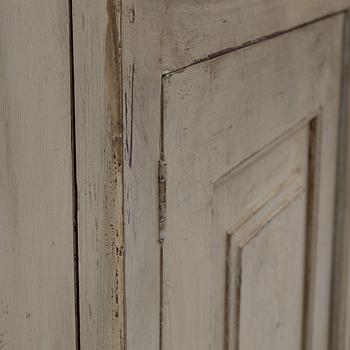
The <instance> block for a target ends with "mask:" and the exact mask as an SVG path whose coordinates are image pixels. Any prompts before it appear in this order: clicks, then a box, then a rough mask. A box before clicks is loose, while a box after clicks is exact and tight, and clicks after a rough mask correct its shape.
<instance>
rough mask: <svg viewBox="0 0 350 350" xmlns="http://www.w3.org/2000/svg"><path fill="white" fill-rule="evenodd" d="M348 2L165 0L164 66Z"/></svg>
mask: <svg viewBox="0 0 350 350" xmlns="http://www.w3.org/2000/svg"><path fill="white" fill-rule="evenodd" d="M349 6H350V1H349V0H332V1H329V0H308V1H304V0H238V1H231V0H215V1H213V0H165V5H164V7H165V12H164V30H163V40H162V47H163V50H162V51H163V52H162V62H163V71H172V70H174V69H178V68H181V67H183V66H186V65H189V64H191V63H193V62H195V61H197V60H201V59H205V58H207V57H208V56H210V55H212V54H216V53H219V52H220V51H222V50H227V49H230V48H234V47H237V46H240V45H242V44H244V43H246V42H249V41H252V40H255V39H257V38H261V37H264V36H266V35H270V34H272V33H275V32H279V31H285V30H289V29H291V28H293V27H295V26H298V25H301V24H303V23H304V22H308V21H311V20H314V19H316V18H319V17H322V16H325V15H328V14H329V13H332V12H336V11H341V10H344V9H346V8H347V7H349Z"/></svg>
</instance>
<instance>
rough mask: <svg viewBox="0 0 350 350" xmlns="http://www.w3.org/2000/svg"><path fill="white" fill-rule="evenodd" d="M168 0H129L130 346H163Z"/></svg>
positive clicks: (126, 168)
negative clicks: (161, 195)
mask: <svg viewBox="0 0 350 350" xmlns="http://www.w3.org/2000/svg"><path fill="white" fill-rule="evenodd" d="M162 4H163V1H162V0H149V1H144V0H123V4H122V6H123V11H122V23H123V25H122V27H123V54H122V57H123V101H124V128H125V129H124V164H125V166H124V199H125V201H124V216H125V219H124V220H125V247H126V257H125V259H126V260H125V271H126V273H125V274H126V276H127V278H126V281H125V284H126V305H127V318H126V334H127V344H126V345H127V348H128V349H130V350H131V349H133V350H144V349H152V350H155V349H159V338H160V256H161V255H160V245H159V243H158V231H159V225H158V183H157V179H158V160H159V152H160V132H161V127H160V119H161V118H160V116H161V109H160V101H161V64H160V55H161V46H160V45H161V22H162Z"/></svg>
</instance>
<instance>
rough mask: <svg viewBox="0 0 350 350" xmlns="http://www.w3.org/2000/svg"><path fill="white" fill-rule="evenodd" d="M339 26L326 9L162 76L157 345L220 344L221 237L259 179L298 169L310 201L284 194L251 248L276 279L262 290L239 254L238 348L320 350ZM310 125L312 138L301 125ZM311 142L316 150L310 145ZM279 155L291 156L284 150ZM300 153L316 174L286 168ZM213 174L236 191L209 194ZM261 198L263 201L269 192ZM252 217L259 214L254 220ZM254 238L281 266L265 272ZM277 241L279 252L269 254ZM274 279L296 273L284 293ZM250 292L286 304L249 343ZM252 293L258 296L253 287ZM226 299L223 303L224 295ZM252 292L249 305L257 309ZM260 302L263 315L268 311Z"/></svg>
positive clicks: (260, 187) (252, 198)
mask: <svg viewBox="0 0 350 350" xmlns="http://www.w3.org/2000/svg"><path fill="white" fill-rule="evenodd" d="M342 32H343V16H342V15H338V16H333V17H332V18H330V19H325V20H322V21H319V22H317V23H314V24H311V25H308V26H305V27H303V28H300V29H298V30H296V31H293V32H290V33H287V34H284V35H282V36H278V37H275V38H273V39H269V40H265V41H263V42H261V43H259V44H256V45H252V46H250V47H246V48H243V49H241V50H237V51H235V52H232V53H228V54H225V55H222V56H220V57H218V58H215V59H211V60H208V61H205V62H201V63H199V64H196V65H193V66H191V67H188V68H186V69H183V70H181V71H178V72H175V73H174V74H169V75H166V76H165V77H164V78H163V79H164V83H163V84H164V92H163V106H164V111H163V113H164V155H165V159H166V162H167V226H166V236H165V242H164V257H163V259H164V275H163V276H164V283H163V291H164V304H163V312H164V315H165V317H164V338H163V346H164V349H167V350H171V349H178V348H181V349H210V348H212V349H221V348H223V346H224V341H225V336H224V335H225V332H228V331H230V332H231V329H232V327H233V326H227V325H225V312H226V311H227V310H226V311H225V308H226V304H225V298H224V295H225V251H226V250H227V249H226V248H225V242H227V240H226V238H225V235H226V232H227V230H231V227H232V226H234V225H235V221H236V220H239V219H242V218H244V216H245V212H244V211H245V210H248V211H249V210H250V208H252V207H254V206H255V205H257V203H259V201H261V200H262V199H263V198H265V197H266V196H269V192H268V190H269V188H270V187H269V186H272V187H271V188H272V189H273V188H276V187H277V188H278V186H279V184H280V183H283V181H285V180H286V179H288V178H289V176H291V174H292V173H293V172H297V173H298V172H300V173H301V178H302V179H304V180H303V182H302V186H304V190H305V191H307V192H308V196H309V197H310V198H306V197H305V195H304V196H302V197H300V198H299V199H298V200H297V201H295V202H294V201H292V202H293V204H291V206H287V207H286V208H285V210H286V211H283V214H281V216H279V217H278V218H277V219H276V220H272V221H271V225H272V226H268V229H267V231H268V232H265V233H264V234H263V236H261V237H265V236H266V235H268V234H271V235H272V237H271V240H270V239H268V238H266V239H263V243H259V247H260V248H257V250H255V253H257V254H260V255H261V256H262V261H261V264H262V265H263V266H264V264H266V270H264V271H263V272H262V275H264V274H265V276H270V275H269V274H270V273H272V274H274V277H273V278H276V279H277V280H276V283H275V284H273V285H271V284H267V285H266V286H265V285H261V283H260V284H259V280H254V279H253V277H252V276H254V275H255V273H258V272H257V271H256V269H257V266H259V264H257V263H256V262H254V259H253V258H252V257H253V256H255V253H248V251H249V250H247V251H245V250H243V252H242V254H243V255H242V261H243V265H242V273H243V275H242V278H244V276H245V275H246V277H247V279H246V282H244V283H246V284H243V287H242V293H243V294H242V295H241V297H240V298H241V307H242V308H241V309H240V314H239V320H240V323H241V325H242V328H241V331H240V337H241V339H240V342H239V344H240V348H241V349H242V350H246V349H258V348H264V349H265V348H266V349H267V348H269V347H270V346H274V347H273V348H276V349H279V348H281V344H283V345H284V347H285V348H286V349H288V346H291V344H294V345H296V344H301V341H302V338H303V341H305V348H306V349H309V350H311V349H312V350H316V349H317V350H321V349H322V350H325V349H326V348H327V342H328V329H329V323H328V320H329V300H330V283H331V279H330V273H331V261H332V234H333V204H334V203H333V198H334V185H335V173H336V171H335V169H336V152H337V148H336V145H337V142H336V140H337V127H338V114H339V113H338V112H339V111H338V105H339V98H340V89H339V88H340V84H339V81H340V74H341V69H340V67H341V48H342V47H341V45H342ZM314 120H315V121H314ZM315 122H316V125H317V128H316V129H317V130H318V131H317V136H313V132H311V130H313V129H314V128H315V125H314V123H315ZM307 125H309V127H310V135H309V136H308V138H307V139H308V142H307V143H306V141H305V137H306V136H305V134H304V139H303V138H302V139H301V141H300V140H298V139H297V138H296V137H297V136H296V135H297V134H295V130H299V129H300V127H303V128H305V127H306V126H307ZM304 130H305V129H304ZM306 130H307V129H306ZM315 137H316V139H317V144H318V146H317V148H316V149H314V147H313V146H312V145H313V143H314V141H313V140H314V138H315ZM290 139H291V140H292V141H293V140H294V144H292V145H291V146H288V147H286V150H285V151H282V150H283V149H282V150H281V151H278V152H277V150H276V148H277V146H278V144H280V142H282V141H283V142H287V140H290ZM278 140H281V141H278ZM303 140H304V141H303ZM308 145H310V146H308ZM299 147H303V148H301V149H300V148H299ZM274 150H276V152H277V153H276V154H275V155H274V156H271V157H272V158H271V162H269V161H265V163H264V164H263V166H262V168H259V167H258V162H259V159H260V158H259V157H260V155H261V154H265V153H266V152H273V151H274ZM293 150H294V151H295V154H294V155H293ZM287 151H288V152H290V153H285V154H284V153H283V152H287ZM309 152H310V154H312V155H313V156H312V157H315V161H312V162H311V163H312V164H314V163H315V169H312V168H305V165H304V166H302V165H297V164H299V162H300V164H303V162H304V163H305V159H307V158H308V157H309ZM267 154H268V153H267ZM288 154H289V155H288ZM280 157H281V158H280ZM303 157H304V158H303ZM279 159H280V161H278V160H279ZM298 159H299V160H298ZM302 159H304V161H302ZM247 164H249V165H250V164H252V168H251V170H250V173H249V174H250V175H249V176H248V175H245V176H244V177H243V178H242V179H241V180H239V179H238V178H237V176H238V175H235V174H238V173H239V171H243V170H238V169H241V168H243V167H245V166H248V165H247ZM290 167H291V168H290ZM224 179H229V180H230V181H232V183H233V184H235V188H236V190H233V189H232V190H230V189H229V188H227V189H225V190H222V193H223V194H222V195H221V196H219V197H217V196H218V195H219V192H218V191H220V187H218V184H219V183H221V181H224ZM306 179H307V180H306ZM227 181H228V180H227ZM239 181H241V182H239ZM313 183H315V184H316V185H315V186H316V187H315V189H312V188H311V187H313V185H312V184H313ZM244 189H246V190H244ZM265 191H267V192H265ZM315 192H316V193H315ZM330 199H331V200H330ZM221 202H222V203H223V204H222V205H220V203H221ZM309 202H310V204H309ZM268 203H272V204H269V205H273V203H275V199H271V200H270V201H269V202H268ZM294 205H297V206H296V207H294ZM259 215H260V211H259V212H257V213H256V214H254V217H257V218H258V217H259ZM306 217H311V218H312V222H311V223H309V221H308V220H309V219H308V220H306ZM293 218H294V220H296V221H298V223H299V224H300V220H301V221H304V222H303V224H300V225H301V226H300V227H299V226H298V227H299V228H302V227H304V231H303V232H302V233H303V235H302V236H299V235H296V234H295V233H294V231H293V220H292V219H293ZM268 222H269V221H268ZM299 224H298V225H299ZM274 225H277V226H278V227H280V230H283V232H284V231H285V232H289V233H290V234H291V235H292V236H293V237H294V238H293V242H294V243H293V244H296V245H297V247H296V248H297V249H298V256H299V258H301V259H302V258H303V251H304V249H305V251H306V254H305V255H306V259H305V266H304V265H303V263H302V262H300V261H299V260H298V261H297V262H295V261H294V260H293V254H292V252H290V251H288V250H286V248H285V247H284V245H283V240H282V241H281V239H280V238H279V237H277V236H276V227H277V226H276V227H275V226H274ZM277 231H278V230H277ZM314 231H316V234H315V233H314ZM248 233H249V230H248ZM289 238H290V237H288V239H289ZM259 239H262V238H259ZM303 239H304V241H303ZM310 240H311V242H309V241H310ZM256 242H258V241H256ZM304 242H305V244H306V246H305V247H304V246H303V244H304ZM264 244H265V245H267V246H266V252H268V251H270V252H271V253H272V252H273V253H274V254H275V258H276V259H277V260H278V259H281V257H285V259H286V260H285V261H283V263H282V264H281V265H280V266H281V269H283V271H279V272H278V271H277V270H276V272H274V271H273V270H271V271H270V268H269V266H271V261H270V260H269V259H268V257H267V256H266V254H265V253H266V252H264V249H265V248H264V249H263V248H261V247H263V246H264ZM269 244H271V246H269ZM278 245H279V247H278ZM278 248H280V249H282V251H284V252H285V254H282V255H281V254H280V253H279V252H278V251H276V249H278ZM245 252H246V253H245ZM298 264H299V265H298ZM262 268H263V267H262ZM309 270H310V271H309ZM245 271H246V272H245ZM285 274H287V275H288V274H290V276H291V278H297V279H298V281H297V282H296V283H297V284H296V285H295V289H293V288H292V289H291V290H290V293H291V295H288V296H283V295H284V290H283V288H284V285H283V283H282V284H281V283H280V280H279V279H280V278H281V276H284V275H285ZM305 274H306V276H307V277H306V278H305V281H307V282H306V286H305V291H303V290H301V289H302V288H304V287H303V284H304V275H305ZM232 279H233V280H235V277H234V276H232ZM274 287H275V288H276V290H275V289H273V288H274ZM257 288H260V289H261V292H262V293H264V295H265V296H267V297H269V296H270V297H271V295H277V296H279V297H280V298H282V299H283V300H285V301H286V304H285V307H287V308H288V310H289V311H288V312H292V313H291V314H289V315H288V317H287V318H284V319H285V322H286V325H284V326H283V322H282V323H280V325H279V327H278V329H279V330H274V328H273V327H272V325H271V323H268V324H267V325H266V327H265V328H264V329H261V330H260V333H259V332H255V333H256V336H257V337H258V335H259V334H260V336H261V338H260V341H258V340H259V339H255V338H254V337H252V339H250V338H249V337H251V335H247V334H248V333H249V331H248V330H249V327H248V326H249V325H256V323H255V322H256V321H254V317H256V316H254V315H253V314H252V312H251V309H250V308H249V300H250V298H253V297H254V293H255V292H256V289H257ZM304 293H305V299H303V300H305V310H306V311H305V323H304V330H303V331H304V332H305V334H303V335H301V333H300V329H298V327H297V324H298V323H300V320H301V319H304V304H303V303H304V301H301V300H300V298H301V297H303V298H304V296H303V294H304ZM255 296H256V297H257V296H259V298H260V294H256V295H255ZM227 298H228V299H230V298H232V293H230V294H229V295H228V296H227ZM254 298H255V297H254ZM259 298H258V299H255V300H254V302H255V303H257V304H256V305H257V306H259V307H263V306H264V302H263V301H262V300H260V301H259ZM266 302H271V303H272V302H273V300H272V299H267V301H266ZM271 305H272V306H271V309H270V310H275V309H274V308H275V306H273V304H271ZM293 305H294V307H293ZM281 308H282V306H281ZM279 311H281V312H282V309H281V310H279ZM259 317H260V316H259ZM271 320H272V318H269V321H271ZM282 320H283V317H282ZM271 322H272V321H271ZM289 326H290V327H291V328H289ZM300 326H301V325H300ZM269 327H272V328H269ZM269 329H270V331H269ZM269 332H270V333H269ZM279 332H281V333H279ZM283 334H284V336H285V337H284V336H282V335H283ZM279 336H282V338H283V337H284V339H278V337H279ZM228 344H229V345H228V346H229V347H228V349H236V347H235V344H236V342H235V341H232V342H229V343H228ZM254 344H255V345H254ZM257 344H260V347H257ZM226 346H227V344H226Z"/></svg>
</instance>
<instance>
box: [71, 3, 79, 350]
mask: <svg viewBox="0 0 350 350" xmlns="http://www.w3.org/2000/svg"><path fill="white" fill-rule="evenodd" d="M68 9H69V55H70V58H69V64H70V67H69V68H70V104H71V148H72V199H73V256H74V299H75V300H74V303H75V339H76V349H77V350H80V348H81V347H80V298H79V237H78V189H77V159H76V121H75V84H74V36H73V0H68Z"/></svg>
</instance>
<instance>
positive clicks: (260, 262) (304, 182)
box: [213, 117, 318, 349]
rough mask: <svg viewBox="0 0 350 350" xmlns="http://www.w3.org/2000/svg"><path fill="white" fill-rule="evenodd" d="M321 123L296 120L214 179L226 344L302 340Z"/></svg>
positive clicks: (282, 345)
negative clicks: (312, 181) (316, 134)
mask: <svg viewBox="0 0 350 350" xmlns="http://www.w3.org/2000/svg"><path fill="white" fill-rule="evenodd" d="M317 123H318V120H317V117H316V118H314V119H312V120H310V121H309V122H306V123H302V124H301V125H297V126H296V128H294V129H292V130H290V131H288V132H287V133H285V134H283V135H281V137H279V138H278V139H277V140H275V141H274V142H273V143H272V144H269V145H268V146H267V147H264V148H262V149H261V150H260V151H259V152H257V153H256V154H255V155H254V156H253V157H252V158H249V159H248V160H247V161H245V162H243V163H242V164H240V165H239V166H238V167H236V168H234V169H233V170H232V171H231V172H230V173H228V174H227V175H225V176H224V177H223V178H222V179H221V180H220V181H218V182H217V183H216V184H215V187H214V188H215V190H214V203H213V208H214V212H213V215H214V217H213V220H214V222H215V232H216V234H217V235H220V237H222V236H225V234H226V235H227V237H226V241H225V243H226V246H225V254H224V250H223V248H222V242H221V243H220V244H216V245H214V246H215V247H217V248H216V254H215V260H216V263H215V266H216V268H217V272H216V273H215V275H216V276H218V277H219V279H218V280H217V283H218V284H220V283H221V282H220V281H221V280H222V279H224V280H225V283H226V285H225V299H224V300H225V302H224V304H223V305H220V304H219V305H218V307H217V308H216V309H217V310H223V311H222V312H221V313H222V315H224V317H223V319H221V320H218V321H217V322H216V323H217V329H218V331H219V329H220V328H221V329H222V328H223V329H224V345H225V349H299V348H300V346H301V344H302V335H303V334H302V325H303V323H304V322H305V320H304V313H303V309H304V304H305V299H304V298H305V297H307V295H306V291H305V288H304V279H305V270H306V266H307V264H308V261H307V260H306V254H305V253H306V239H307V235H308V233H309V234H310V232H308V227H309V223H308V221H307V217H306V213H307V211H308V208H307V207H308V205H311V204H310V203H311V202H312V199H311V198H308V197H309V196H308V194H309V195H310V192H309V191H308V190H309V188H308V178H309V176H314V175H311V174H315V172H314V171H312V169H311V167H312V166H314V164H315V162H314V161H313V155H312V154H310V152H311V150H312V149H314V148H316V144H312V143H313V142H315V141H314V140H315V139H316V138H315V137H313V133H314V132H316V130H317ZM310 143H311V144H310ZM219 240H221V241H222V238H220V239H219ZM223 257H224V258H225V261H221V260H222V259H223ZM223 264H226V268H223V266H222V265H223ZM223 271H225V275H224V276H223V275H221V274H222V272H223ZM220 275H221V276H220ZM220 289H221V288H218V291H219V293H220ZM219 299H220V297H218V300H219ZM222 324H224V327H223V326H222ZM252 334H254V337H252V336H251V335H252Z"/></svg>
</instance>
